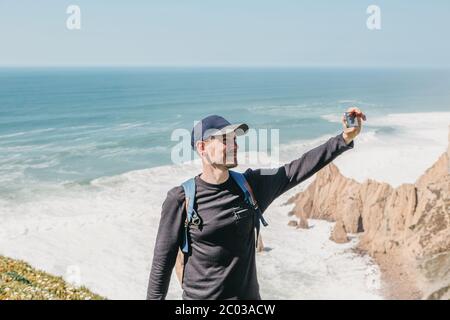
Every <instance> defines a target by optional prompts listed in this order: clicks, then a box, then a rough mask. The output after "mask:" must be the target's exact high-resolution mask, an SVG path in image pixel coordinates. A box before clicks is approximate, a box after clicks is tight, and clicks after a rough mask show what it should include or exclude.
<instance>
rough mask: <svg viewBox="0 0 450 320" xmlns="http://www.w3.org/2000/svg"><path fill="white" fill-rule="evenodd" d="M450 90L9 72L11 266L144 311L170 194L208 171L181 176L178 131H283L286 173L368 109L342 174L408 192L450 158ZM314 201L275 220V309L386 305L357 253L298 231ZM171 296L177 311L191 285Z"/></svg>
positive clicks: (302, 74)
mask: <svg viewBox="0 0 450 320" xmlns="http://www.w3.org/2000/svg"><path fill="white" fill-rule="evenodd" d="M449 88H450V70H439V69H345V68H292V69H288V68H48V69H46V68H3V69H0V219H1V226H0V228H1V229H0V254H5V255H9V256H12V257H17V258H22V259H25V260H27V261H30V262H31V263H32V264H33V265H36V266H38V267H41V268H43V269H45V270H47V271H50V272H53V273H55V274H59V275H62V276H64V277H66V278H73V270H78V271H76V272H75V274H78V276H77V277H78V278H79V279H80V281H79V282H80V283H81V284H85V285H87V286H88V287H90V288H93V289H94V291H97V292H99V293H101V294H104V295H106V296H108V297H110V298H124V299H127V298H143V297H144V296H145V289H146V281H147V277H148V271H149V267H150V263H151V257H152V250H153V245H154V240H155V237H156V231H157V227H158V221H159V214H160V207H161V204H162V201H163V200H164V198H165V194H166V193H167V191H168V190H169V189H170V188H171V187H173V186H175V185H178V184H179V183H180V182H182V181H183V180H184V179H186V178H189V177H191V176H193V175H194V174H196V173H198V172H199V171H200V164H199V162H198V160H196V161H194V162H189V163H184V164H182V165H175V164H173V163H172V160H171V150H172V149H173V147H174V146H175V145H176V144H177V143H178V142H177V141H173V140H172V139H171V135H172V133H173V132H174V130H176V129H185V130H191V128H192V126H193V124H194V121H197V120H199V119H201V118H203V117H205V116H207V115H210V114H219V115H222V116H224V117H225V118H227V119H229V120H230V121H231V122H241V121H243V122H246V123H247V124H249V126H250V127H251V128H254V129H278V130H279V141H280V161H281V162H283V161H284V162H285V161H289V160H292V159H295V158H297V157H300V156H301V154H303V153H304V152H306V151H307V150H309V149H310V148H312V147H314V146H315V145H318V144H319V143H321V142H324V141H325V139H326V138H328V137H331V136H333V135H336V134H338V133H339V132H341V130H342V126H341V124H340V123H339V122H340V120H339V119H340V116H341V115H342V113H343V112H344V111H345V110H346V109H347V108H348V107H349V106H357V107H359V108H360V109H362V110H363V111H364V112H365V113H366V115H367V122H366V123H365V124H364V127H363V131H362V133H361V135H360V136H359V137H358V138H357V140H356V143H355V148H354V150H351V151H349V152H346V153H345V154H344V155H342V156H341V157H339V158H338V159H336V160H335V162H336V164H337V165H338V167H339V168H340V169H341V171H342V172H343V173H344V174H345V175H347V176H351V177H353V178H354V179H356V180H359V181H362V180H364V179H366V178H374V179H379V180H382V181H386V182H389V183H391V184H393V185H398V184H400V183H403V182H414V181H415V179H416V178H417V177H418V176H419V175H420V174H421V173H422V172H423V171H424V170H425V169H426V168H427V167H428V166H429V165H431V164H432V163H433V162H434V161H435V160H436V159H437V156H439V154H440V153H442V152H444V151H445V148H446V146H447V140H446V138H447V133H448V125H449V124H450V90H449ZM269 149H270V146H269ZM244 151H245V150H244ZM251 152H256V153H258V152H259V150H251ZM238 169H241V168H238ZM242 169H243V168H242ZM301 188H303V187H302V186H299V188H296V189H293V190H292V192H291V193H289V194H286V195H284V196H283V197H281V198H280V200H279V201H278V202H276V203H274V204H273V205H272V209H270V210H268V217H269V220H272V226H273V228H272V229H271V228H267V230H266V229H264V230H263V232H264V233H263V234H265V236H266V238H267V239H268V242H269V243H268V244H267V245H268V246H269V247H271V248H272V249H273V250H271V251H269V252H265V253H264V254H263V255H260V256H259V257H258V259H259V261H258V263H259V264H260V267H261V268H260V270H259V272H260V274H261V278H260V282H261V287H262V289H261V290H262V295H263V298H275V299H276V298H285V299H289V298H308V297H309V298H311V297H312V298H333V297H335V296H336V294H337V293H339V297H341V298H361V297H366V298H380V295H379V293H377V292H375V291H371V290H372V289H373V288H372V289H370V288H368V286H367V283H368V280H367V279H368V278H367V277H368V276H367V273H368V271H367V270H369V278H370V277H372V278H370V279H372V280H373V277H374V272H373V268H374V266H373V264H372V263H371V262H370V261H368V260H367V258H364V257H359V256H355V255H354V254H353V253H351V251H350V247H349V246H351V245H354V244H355V241H356V239H355V240H354V241H353V242H352V244H351V245H347V246H345V245H344V246H339V245H336V244H333V243H330V242H329V241H328V234H329V230H330V228H331V227H330V225H329V224H327V223H325V222H322V221H317V222H313V225H316V227H315V228H313V229H311V230H308V231H304V232H303V233H300V232H297V231H296V230H290V229H289V231H285V229H286V228H287V226H286V225H287V222H288V217H287V212H288V209H289V208H287V207H286V206H283V202H284V201H285V200H287V197H288V196H289V195H292V194H293V193H294V192H298V191H299V190H301ZM271 217H272V219H271ZM273 220H276V222H274V221H273ZM269 223H270V221H269ZM311 240H315V241H316V242H314V245H308V242H310V241H311ZM300 242H305V244H299V243H300ZM287 244H289V247H288V248H286V247H285V246H286V245H287ZM294 246H295V247H296V248H297V249H296V250H298V252H293V247H294ZM287 256H289V258H287ZM280 262H283V263H280ZM299 266H301V268H300V269H301V270H299V269H298V268H299ZM371 268H372V269H371ZM375 274H377V272H375ZM77 277H75V278H77ZM375 277H376V276H375ZM78 278H77V279H78ZM372 280H370V281H372ZM324 287H327V288H328V291H327V290H324V289H323V288H324ZM343 287H345V288H347V291H346V293H345V294H343V293H342V292H341V289H342V288H343ZM369 287H370V285H369ZM170 288H171V289H170V292H169V297H172V298H177V297H178V296H179V294H180V291H179V288H177V285H176V280H174V281H172V283H171V287H170ZM299 288H301V290H299Z"/></svg>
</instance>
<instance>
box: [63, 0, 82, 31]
mask: <svg viewBox="0 0 450 320" xmlns="http://www.w3.org/2000/svg"><path fill="white" fill-rule="evenodd" d="M66 13H67V14H69V17H68V18H67V20H66V28H67V29H69V30H80V29H81V9H80V7H79V6H77V5H73V4H72V5H70V6H68V7H67V9H66Z"/></svg>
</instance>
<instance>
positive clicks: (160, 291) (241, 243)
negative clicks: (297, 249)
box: [147, 133, 354, 300]
mask: <svg viewBox="0 0 450 320" xmlns="http://www.w3.org/2000/svg"><path fill="white" fill-rule="evenodd" d="M353 146H354V143H353V141H352V142H351V143H350V144H348V145H347V144H346V143H345V140H344V139H343V136H342V133H341V134H339V135H337V136H335V137H333V138H330V139H329V140H328V141H327V142H325V143H324V144H322V145H320V146H318V147H316V148H314V149H312V150H310V151H308V152H306V153H305V154H303V156H302V157H300V158H299V159H296V160H294V161H292V162H290V163H288V164H285V165H284V166H282V167H280V168H278V169H277V170H274V171H273V174H267V172H262V170H261V169H257V170H252V169H248V170H247V171H246V172H245V173H244V175H245V177H246V179H247V181H248V182H249V184H250V186H251V187H252V189H253V191H254V194H255V197H256V199H257V201H258V204H259V206H260V208H261V210H262V212H264V211H265V210H266V209H267V207H268V206H269V205H270V204H271V203H272V201H273V200H275V199H276V198H277V197H278V196H280V195H281V194H282V193H284V192H285V191H287V190H289V189H291V188H292V187H294V186H296V185H298V184H299V183H300V182H302V181H304V180H306V179H308V178H309V177H311V176H312V175H313V174H314V173H316V172H317V171H319V170H320V169H321V168H323V167H324V166H326V165H327V164H328V163H330V162H331V161H332V160H333V159H335V158H336V157H337V156H338V155H340V154H341V153H343V152H344V151H346V150H348V149H351V148H353ZM195 182H196V199H195V206H194V208H195V209H196V211H197V213H198V215H199V216H200V218H201V220H202V223H201V225H200V227H195V226H191V227H190V230H189V234H190V238H191V241H190V245H191V251H192V253H191V255H189V256H188V258H187V261H186V263H185V267H184V277H183V296H182V298H183V299H186V300H187V299H221V300H222V299H261V297H260V294H259V284H258V279H257V274H256V263H255V234H254V232H255V231H254V226H255V219H256V218H257V216H256V214H255V212H254V210H253V209H252V208H251V207H249V206H248V205H247V204H246V203H245V202H244V197H243V193H242V191H241V190H240V188H239V186H238V185H237V184H236V183H235V182H234V180H233V179H232V178H231V177H230V178H229V179H228V180H227V181H226V182H224V183H222V184H210V183H207V182H205V181H203V180H202V179H201V178H199V176H196V177H195ZM185 219H186V210H185V208H184V191H183V188H182V187H181V186H178V187H175V188H172V189H171V190H170V191H169V192H168V193H167V198H166V200H165V201H164V203H163V205H162V212H161V220H160V224H159V228H158V234H157V237H156V244H155V250H154V255H153V264H152V268H151V273H150V279H149V285H148V291H147V299H152V300H153V299H165V297H166V295H167V290H168V286H169V282H170V277H171V274H172V270H173V268H174V265H175V260H176V256H177V252H178V248H179V247H180V244H181V243H182V239H183V229H184V221H185ZM269 227H270V226H269Z"/></svg>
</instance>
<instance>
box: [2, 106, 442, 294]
mask: <svg viewBox="0 0 450 320" xmlns="http://www.w3.org/2000/svg"><path fill="white" fill-rule="evenodd" d="M325 117H326V118H327V119H329V120H330V121H333V122H336V121H337V122H339V119H337V118H335V117H334V116H325ZM367 124H368V125H367V127H365V128H364V129H363V132H362V133H361V135H360V136H359V137H358V138H357V139H356V141H355V148H354V149H353V150H350V151H348V152H346V153H344V154H343V155H341V156H340V157H339V158H338V159H336V160H335V161H334V163H335V164H336V165H337V166H338V167H339V169H340V170H341V172H342V173H343V174H344V175H346V176H348V177H352V178H354V179H356V180H357V181H361V182H362V181H364V180H365V179H367V178H371V179H376V180H378V181H384V182H388V183H390V184H392V185H394V186H398V185H399V184H401V183H404V182H408V183H412V182H414V181H415V180H416V179H417V178H418V177H419V176H420V175H421V174H422V173H423V172H424V171H425V170H426V169H427V168H428V167H429V166H431V165H432V164H433V163H434V162H435V161H436V160H437V158H438V157H439V155H440V154H442V153H443V152H444V151H445V150H446V148H447V134H448V126H449V124H450V112H445V113H443V112H441V113H431V112H430V113H422V114H418V113H415V114H412V113H406V114H390V115H388V116H387V117H386V118H383V119H380V118H378V119H377V118H372V119H368V123H367ZM383 125H388V126H393V127H394V128H395V131H393V133H392V134H389V135H388V134H381V133H379V132H376V131H375V130H374V129H373V128H371V126H383ZM340 126H341V125H340V123H336V134H337V133H338V132H339V130H340V128H341V127H340ZM328 137H329V136H327V137H321V138H319V139H315V140H314V141H299V142H297V143H292V144H289V145H287V146H282V148H281V154H282V159H281V160H282V161H284V162H285V161H289V160H292V159H295V158H296V157H299V156H301V154H302V153H303V152H305V151H307V150H309V149H310V148H312V147H314V146H316V145H318V144H320V143H322V142H324V141H325V140H326V139H327V138H328ZM238 169H239V170H242V171H243V170H245V166H242V167H238ZM199 170H200V166H199V163H198V162H194V163H190V164H185V165H182V166H163V167H156V168H151V169H147V170H139V171H132V172H128V173H125V174H122V175H118V176H114V177H108V178H101V179H97V180H94V182H93V183H92V184H91V185H79V186H69V187H66V188H55V190H54V191H52V192H51V193H49V194H48V196H46V197H45V198H42V199H40V200H35V201H33V202H24V203H21V204H17V203H15V204H14V205H12V204H11V203H10V202H8V201H7V200H3V201H0V218H1V219H2V221H1V229H0V254H2V255H5V256H9V257H12V258H18V259H23V260H25V261H27V262H29V263H30V264H32V265H33V266H34V267H37V268H41V269H43V270H45V271H48V272H50V273H53V274H56V275H62V276H64V277H65V278H66V279H67V280H69V281H77V282H78V283H79V284H82V285H86V286H87V287H88V288H90V289H91V290H93V291H94V292H96V293H98V294H101V295H104V296H106V297H107V298H110V299H144V298H145V295H146V289H147V280H148V276H149V270H150V266H151V260H152V255H153V246H154V242H155V238H156V232H157V228H158V221H159V215H160V208H161V204H162V202H163V200H164V198H165V195H166V192H167V191H168V190H169V189H170V188H171V187H173V186H175V185H178V184H180V183H181V182H182V181H184V180H185V179H187V178H189V177H191V176H193V175H194V174H196V173H198V172H199ZM308 182H309V181H306V182H305V183H303V184H301V185H300V186H298V187H296V188H294V189H293V190H290V191H289V192H288V193H286V194H284V195H283V196H281V197H280V198H279V199H277V200H276V201H275V202H274V203H273V204H272V206H271V207H270V208H269V209H268V210H267V211H266V213H265V215H266V216H267V220H268V222H269V227H267V228H263V230H262V232H263V238H264V242H265V245H266V247H268V248H269V249H270V250H268V251H265V252H263V253H261V254H258V256H257V267H258V272H259V282H260V287H261V295H262V298H263V299H382V298H383V297H382V296H381V295H380V293H379V291H378V290H377V288H379V278H380V275H379V271H378V268H377V267H376V266H375V265H373V263H372V262H371V261H370V259H369V258H367V257H361V256H359V255H356V254H354V253H353V252H352V251H351V248H352V247H353V246H354V245H355V243H356V241H357V239H356V238H354V239H353V240H352V242H351V243H348V244H344V245H339V244H335V243H333V242H331V241H330V240H328V237H329V233H330V230H331V227H332V224H330V223H327V222H324V221H311V223H310V224H311V225H312V228H310V229H309V230H299V229H295V228H291V227H288V226H287V223H288V221H289V220H290V218H289V217H288V216H287V213H288V211H289V210H290V207H289V206H282V204H283V203H284V202H285V201H286V200H287V199H288V198H289V197H290V196H292V195H293V194H295V193H296V192H298V191H300V190H301V189H302V188H304V187H305V186H306V185H307V183H308ZM180 296H181V290H180V288H179V285H178V282H177V281H176V279H175V276H174V275H173V277H172V281H171V285H170V288H169V293H168V298H170V299H179V298H180Z"/></svg>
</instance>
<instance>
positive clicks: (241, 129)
mask: <svg viewBox="0 0 450 320" xmlns="http://www.w3.org/2000/svg"><path fill="white" fill-rule="evenodd" d="M247 131H248V125H247V124H246V123H237V124H230V125H228V126H226V127H223V128H222V129H220V130H218V131H216V132H214V134H212V135H211V136H221V135H224V134H229V133H232V132H235V133H236V135H237V136H242V135H244V134H246V133H247Z"/></svg>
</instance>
